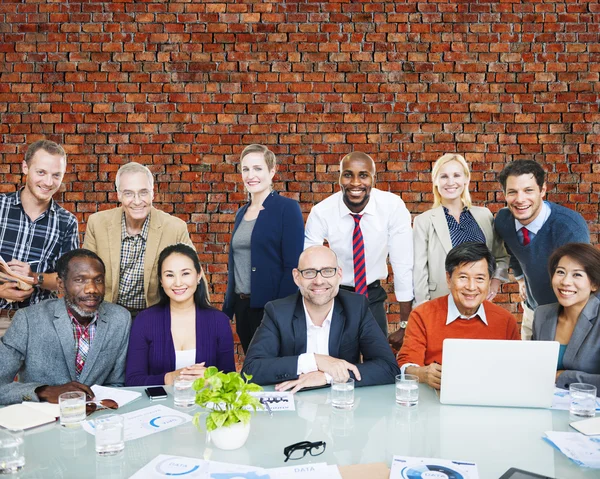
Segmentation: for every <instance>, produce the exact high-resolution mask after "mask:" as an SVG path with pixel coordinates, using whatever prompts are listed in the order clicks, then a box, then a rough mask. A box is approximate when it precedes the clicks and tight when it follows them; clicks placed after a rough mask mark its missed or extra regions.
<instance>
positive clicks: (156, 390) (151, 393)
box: [146, 386, 167, 399]
mask: <svg viewBox="0 0 600 479" xmlns="http://www.w3.org/2000/svg"><path fill="white" fill-rule="evenodd" d="M146 394H147V395H148V397H149V398H150V399H165V398H166V397H167V391H165V388H163V387H162V386H154V387H151V388H146Z"/></svg>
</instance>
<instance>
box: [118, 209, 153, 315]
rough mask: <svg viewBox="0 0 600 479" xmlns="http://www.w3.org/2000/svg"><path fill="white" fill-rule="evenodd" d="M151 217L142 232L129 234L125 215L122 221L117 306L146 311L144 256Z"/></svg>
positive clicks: (147, 219) (145, 222)
mask: <svg viewBox="0 0 600 479" xmlns="http://www.w3.org/2000/svg"><path fill="white" fill-rule="evenodd" d="M149 225H150V215H148V217H147V218H146V221H144V225H143V226H142V232H141V233H138V234H135V235H128V234H127V226H126V224H125V213H123V217H122V219H121V264H120V269H119V274H120V280H119V298H118V300H117V304H120V305H121V306H124V307H126V308H130V309H144V308H145V307H146V297H145V295H144V256H145V255H146V242H147V241H148V228H149Z"/></svg>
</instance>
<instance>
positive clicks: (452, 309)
mask: <svg viewBox="0 0 600 479" xmlns="http://www.w3.org/2000/svg"><path fill="white" fill-rule="evenodd" d="M477 317H479V319H481V321H483V324H485V325H486V326H487V325H488V322H487V318H486V316H485V309H484V307H483V303H481V304H480V305H479V308H477V311H475V313H474V314H472V315H471V316H465V315H463V314H461V312H460V311H459V310H458V307H457V306H456V303H455V302H454V298H453V297H452V293H450V294H449V295H448V316H446V326H448V325H449V324H450V323H452V322H454V321H456V320H457V319H473V318H477Z"/></svg>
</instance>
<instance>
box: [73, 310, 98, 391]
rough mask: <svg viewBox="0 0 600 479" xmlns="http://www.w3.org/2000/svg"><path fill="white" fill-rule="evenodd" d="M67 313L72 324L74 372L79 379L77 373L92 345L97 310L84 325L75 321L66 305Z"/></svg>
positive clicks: (81, 369)
mask: <svg viewBox="0 0 600 479" xmlns="http://www.w3.org/2000/svg"><path fill="white" fill-rule="evenodd" d="M67 313H68V314H69V318H70V319H71V325H72V326H73V337H74V339H75V372H76V374H77V380H79V375H80V374H81V371H83V367H84V366H85V361H86V359H87V357H88V353H89V351H90V348H91V346H92V341H94V336H96V324H97V320H98V311H96V313H95V314H94V317H93V318H92V320H91V321H90V323H89V324H88V325H87V326H84V325H83V324H81V323H80V322H79V321H77V319H76V318H75V316H73V313H72V312H71V310H70V309H69V308H68V307H67Z"/></svg>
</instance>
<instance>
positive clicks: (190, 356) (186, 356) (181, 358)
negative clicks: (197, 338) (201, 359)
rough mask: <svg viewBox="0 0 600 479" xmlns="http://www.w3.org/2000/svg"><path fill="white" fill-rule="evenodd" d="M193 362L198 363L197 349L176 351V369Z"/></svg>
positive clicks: (185, 366)
mask: <svg viewBox="0 0 600 479" xmlns="http://www.w3.org/2000/svg"><path fill="white" fill-rule="evenodd" d="M192 364H196V350H195V349H184V350H183V351H175V369H181V368H187V367H188V366H191V365H192Z"/></svg>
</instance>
